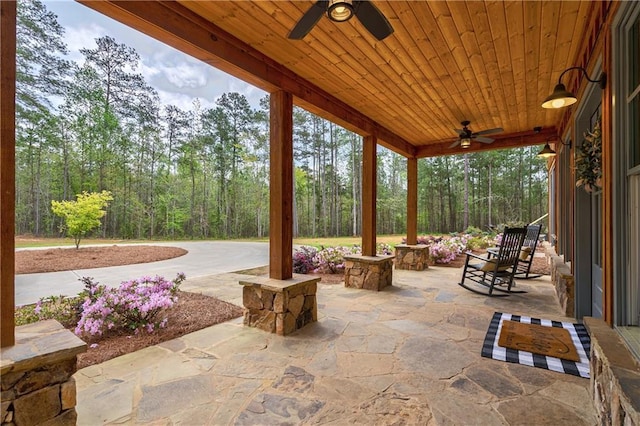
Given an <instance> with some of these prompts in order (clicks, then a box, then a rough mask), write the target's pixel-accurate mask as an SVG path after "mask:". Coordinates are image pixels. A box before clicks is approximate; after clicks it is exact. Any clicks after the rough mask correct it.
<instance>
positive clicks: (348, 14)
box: [327, 0, 354, 22]
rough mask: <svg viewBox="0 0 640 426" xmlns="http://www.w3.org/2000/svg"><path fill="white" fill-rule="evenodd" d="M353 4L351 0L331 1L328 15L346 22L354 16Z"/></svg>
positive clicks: (337, 20) (332, 18) (333, 19)
mask: <svg viewBox="0 0 640 426" xmlns="http://www.w3.org/2000/svg"><path fill="white" fill-rule="evenodd" d="M353 13H354V10H353V4H352V2H351V1H350V0H346V1H340V0H331V1H329V8H328V9H327V16H329V19H331V20H332V21H335V22H345V21H348V20H349V19H351V18H352V17H353Z"/></svg>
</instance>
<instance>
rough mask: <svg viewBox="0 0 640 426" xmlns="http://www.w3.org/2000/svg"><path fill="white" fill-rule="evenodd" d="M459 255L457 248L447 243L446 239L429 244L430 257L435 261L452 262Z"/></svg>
mask: <svg viewBox="0 0 640 426" xmlns="http://www.w3.org/2000/svg"><path fill="white" fill-rule="evenodd" d="M456 256H457V253H456V251H455V250H452V247H451V246H450V245H448V244H447V243H446V240H443V241H440V242H437V243H433V244H431V245H430V246H429V257H430V258H431V261H432V262H434V263H440V264H446V263H451V262H452V261H453V260H454V259H455V258H456Z"/></svg>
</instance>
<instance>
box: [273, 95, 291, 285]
mask: <svg viewBox="0 0 640 426" xmlns="http://www.w3.org/2000/svg"><path fill="white" fill-rule="evenodd" d="M270 102H271V114H270V129H271V130H270V132H271V135H270V137H271V143H270V154H269V159H270V164H269V176H270V177H269V277H270V278H273V279H277V280H286V279H289V278H291V277H292V276H293V258H292V252H293V98H292V96H291V94H290V93H287V92H283V91H278V92H274V93H272V94H271V101H270Z"/></svg>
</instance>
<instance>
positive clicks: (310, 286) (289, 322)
mask: <svg viewBox="0 0 640 426" xmlns="http://www.w3.org/2000/svg"><path fill="white" fill-rule="evenodd" d="M318 281H320V278H307V277H305V276H304V275H294V277H293V278H291V279H288V280H275V279H271V278H266V277H252V278H251V279H250V280H246V281H240V285H243V286H244V288H243V289H242V303H243V305H244V308H245V309H244V325H246V326H249V327H256V328H259V329H260V330H264V331H268V332H269V333H275V334H279V335H281V336H284V335H287V334H291V333H293V332H294V331H296V330H298V329H300V328H302V327H304V326H305V325H307V324H309V323H311V322H315V321H317V320H318V307H317V304H316V291H317V288H318Z"/></svg>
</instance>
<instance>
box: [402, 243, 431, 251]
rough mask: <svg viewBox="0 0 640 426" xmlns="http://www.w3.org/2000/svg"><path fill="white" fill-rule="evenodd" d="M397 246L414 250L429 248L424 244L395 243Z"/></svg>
mask: <svg viewBox="0 0 640 426" xmlns="http://www.w3.org/2000/svg"><path fill="white" fill-rule="evenodd" d="M398 247H402V248H410V249H414V250H424V249H428V248H429V246H428V245H426V244H396V248H398Z"/></svg>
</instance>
